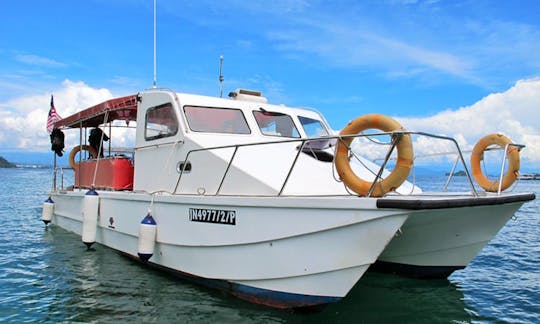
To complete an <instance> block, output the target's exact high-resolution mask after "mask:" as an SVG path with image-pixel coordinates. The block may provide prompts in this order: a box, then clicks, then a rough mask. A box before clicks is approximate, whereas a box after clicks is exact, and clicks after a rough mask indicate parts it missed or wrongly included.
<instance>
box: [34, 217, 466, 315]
mask: <svg viewBox="0 0 540 324" xmlns="http://www.w3.org/2000/svg"><path fill="white" fill-rule="evenodd" d="M51 237H52V242H51V243H52V244H51V246H52V249H51V255H50V256H49V262H51V265H50V268H51V269H52V270H53V272H51V273H49V274H48V276H47V277H48V279H49V280H51V281H56V289H54V294H55V295H56V296H57V302H56V303H54V304H53V305H51V309H49V314H57V315H58V316H59V317H51V319H54V320H69V321H83V322H84V321H93V320H97V321H100V320H104V321H105V320H106V321H112V320H114V319H118V320H123V321H125V320H127V319H129V318H132V319H133V320H143V321H150V322H153V321H159V322H162V321H165V322H168V321H179V320H182V321H184V320H188V321H203V322H204V321H215V320H219V321H227V322H232V321H242V322H246V321H260V320H261V318H264V320H265V321H267V322H268V321H270V322H272V321H274V322H291V321H292V322H296V321H310V322H320V323H323V322H328V321H330V322H335V321H339V322H343V321H347V322H349V321H354V320H358V319H363V320H364V321H366V322H395V321H400V322H403V321H405V322H410V321H426V322H434V321H440V320H444V321H451V320H453V321H467V320H470V319H471V315H469V313H468V312H467V308H466V305H465V303H464V302H463V293H462V292H461V290H460V289H459V287H457V286H455V285H454V284H452V283H450V282H449V281H448V280H414V279H408V278H401V277H398V276H393V275H387V274H378V273H368V274H366V275H365V276H364V278H363V279H362V280H361V281H360V282H359V283H358V284H357V285H356V286H355V287H354V289H353V290H352V291H351V292H350V293H349V295H348V296H347V297H346V298H345V299H344V300H342V301H341V302H339V303H336V304H332V305H328V306H326V307H323V308H321V309H317V310H312V311H309V312H306V311H303V312H300V311H280V310H273V309H269V308H266V307H262V306H257V305H252V304H249V303H246V302H243V301H240V300H237V299H236V298H234V297H230V296H228V295H225V294H222V293H219V292H216V291H213V290H209V289H206V288H203V287H199V286H196V285H192V284H190V283H187V282H185V281H183V280H181V279H177V278H175V277H172V276H169V275H166V274H162V273H160V272H158V271H155V270H151V269H148V268H146V267H145V266H143V265H141V264H139V263H137V262H135V261H132V260H131V259H128V258H125V257H123V256H121V255H120V254H118V253H116V252H114V251H112V250H110V249H108V248H106V247H103V246H101V245H96V246H95V250H90V251H86V248H85V247H84V245H83V244H82V243H81V241H80V238H79V237H78V236H76V235H74V234H71V233H68V232H66V231H64V230H63V229H61V228H58V227H55V226H52V227H50V228H49V230H48V231H47V232H45V233H44V239H46V240H48V241H51ZM57 271H58V272H57ZM58 278H62V279H61V280H62V281H63V282H58V281H57V280H58Z"/></svg>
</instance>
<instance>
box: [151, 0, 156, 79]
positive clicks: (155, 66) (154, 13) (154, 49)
mask: <svg viewBox="0 0 540 324" xmlns="http://www.w3.org/2000/svg"><path fill="white" fill-rule="evenodd" d="M156 1H157V0H154V84H153V86H152V87H153V88H154V89H155V88H156V87H157V72H156Z"/></svg>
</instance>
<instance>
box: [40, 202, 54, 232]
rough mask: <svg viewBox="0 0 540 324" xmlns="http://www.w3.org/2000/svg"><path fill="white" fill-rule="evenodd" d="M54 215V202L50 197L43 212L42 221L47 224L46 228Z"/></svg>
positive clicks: (44, 204) (44, 205)
mask: <svg viewBox="0 0 540 324" xmlns="http://www.w3.org/2000/svg"><path fill="white" fill-rule="evenodd" d="M53 213H54V201H53V200H52V199H51V197H49V198H48V199H47V200H45V201H44V202H43V209H42V210H41V220H42V221H43V223H45V226H47V224H49V223H50V222H51V220H52V216H53Z"/></svg>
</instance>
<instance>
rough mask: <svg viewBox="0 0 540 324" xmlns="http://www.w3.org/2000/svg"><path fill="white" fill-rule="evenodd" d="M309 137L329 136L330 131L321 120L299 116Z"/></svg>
mask: <svg viewBox="0 0 540 324" xmlns="http://www.w3.org/2000/svg"><path fill="white" fill-rule="evenodd" d="M298 119H299V120H300V123H301V124H302V127H303V128H304V132H306V135H307V137H321V136H326V135H328V130H327V129H326V127H324V125H323V123H322V122H321V121H320V120H317V119H312V118H308V117H302V116H298Z"/></svg>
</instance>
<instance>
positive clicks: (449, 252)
mask: <svg viewBox="0 0 540 324" xmlns="http://www.w3.org/2000/svg"><path fill="white" fill-rule="evenodd" d="M531 199H534V195H531V194H507V195H503V196H499V197H497V196H491V197H478V198H470V197H469V198H459V199H456V198H454V199H447V200H444V201H443V200H437V199H424V200H414V198H408V199H402V200H400V201H397V200H390V199H389V200H386V201H384V200H383V199H381V200H380V202H379V203H378V206H379V207H401V208H407V209H409V211H410V212H411V213H410V216H409V218H408V219H407V221H406V222H405V224H404V225H403V227H402V228H401V231H400V232H399V233H398V235H396V237H394V238H393V239H392V241H391V242H390V243H389V244H388V246H387V247H386V248H385V250H384V251H383V253H382V254H381V255H380V256H379V258H378V260H377V262H376V263H375V264H374V265H373V267H372V268H371V270H375V271H380V272H387V273H396V274H401V275H405V276H409V277H416V278H446V277H448V276H449V275H450V274H451V273H452V272H453V271H455V270H458V269H463V268H465V267H466V266H467V265H468V264H469V263H470V262H471V261H472V260H473V259H474V258H475V257H476V256H477V255H478V254H479V253H480V251H481V250H482V248H483V247H484V246H485V245H486V244H487V243H488V242H489V241H491V240H492V239H493V238H494V237H495V235H497V233H498V232H499V231H500V230H501V228H502V227H503V226H504V225H505V224H506V223H507V222H508V220H509V219H510V218H511V217H512V216H513V215H514V213H515V212H516V211H517V210H518V209H519V208H520V207H521V205H523V203H524V202H525V201H528V200H531ZM389 201H390V203H388V202H389ZM453 206H454V208H452V207H453Z"/></svg>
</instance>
